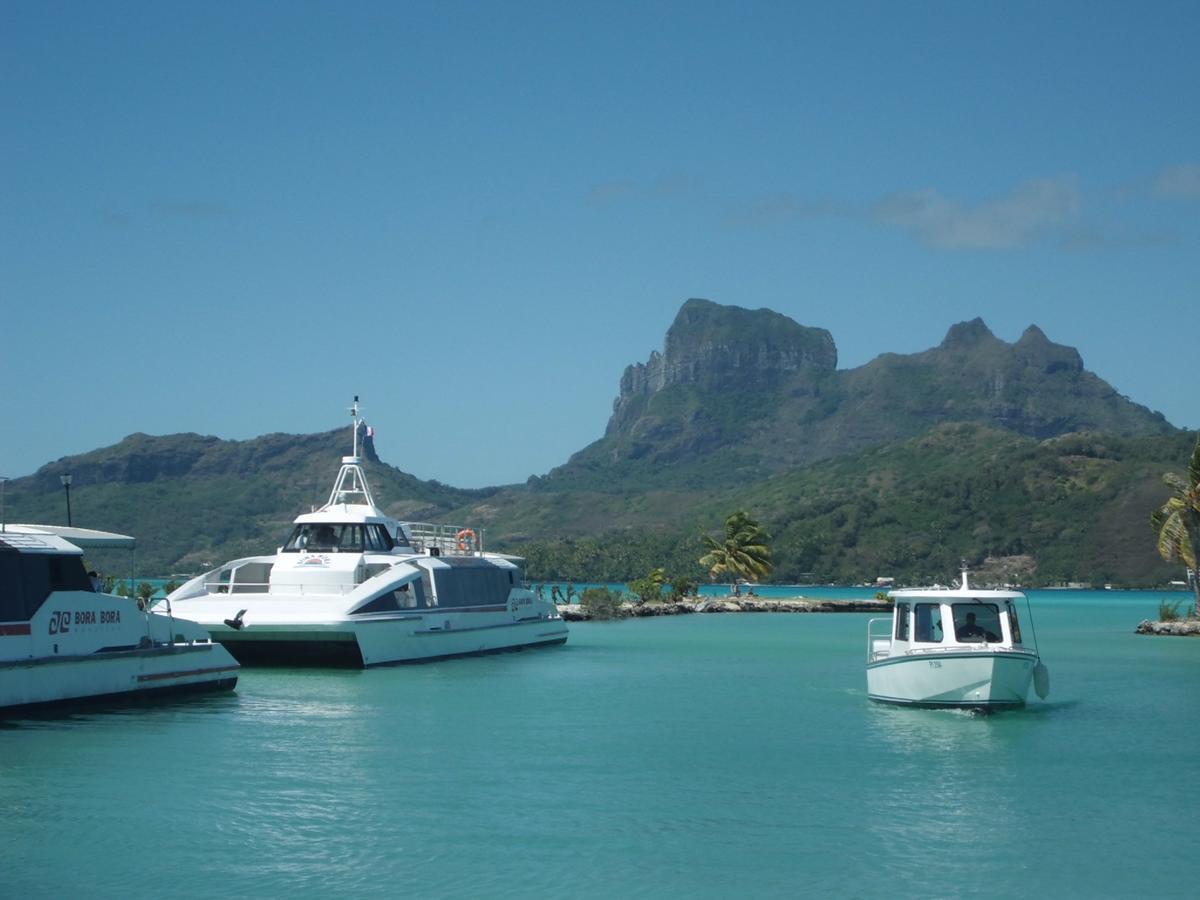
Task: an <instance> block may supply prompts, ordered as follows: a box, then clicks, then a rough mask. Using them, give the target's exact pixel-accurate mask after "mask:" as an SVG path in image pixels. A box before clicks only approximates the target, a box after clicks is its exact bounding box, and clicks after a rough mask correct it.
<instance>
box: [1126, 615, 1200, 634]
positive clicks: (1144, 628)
mask: <svg viewBox="0 0 1200 900" xmlns="http://www.w3.org/2000/svg"><path fill="white" fill-rule="evenodd" d="M1135 630H1136V631H1137V633H1138V634H1166V635H1177V636H1182V637H1200V619H1180V620H1178V621H1176V622H1152V621H1151V620H1150V619H1144V620H1142V622H1141V624H1139V625H1138V627H1137V628H1136V629H1135Z"/></svg>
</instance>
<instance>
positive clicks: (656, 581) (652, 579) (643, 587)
mask: <svg viewBox="0 0 1200 900" xmlns="http://www.w3.org/2000/svg"><path fill="white" fill-rule="evenodd" d="M666 583H667V576H666V573H665V571H664V570H663V569H662V568H657V569H651V570H650V574H649V575H647V576H645V577H644V578H635V579H634V580H633V581H631V582H629V590H630V592H631V593H632V594H633V596H634V597H636V598H637V601H636V602H637V603H638V605H641V604H643V603H657V602H658V601H659V600H661V599H662V592H663V586H664V585H665V584H666Z"/></svg>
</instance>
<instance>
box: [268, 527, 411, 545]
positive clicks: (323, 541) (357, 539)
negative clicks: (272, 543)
mask: <svg viewBox="0 0 1200 900" xmlns="http://www.w3.org/2000/svg"><path fill="white" fill-rule="evenodd" d="M394 546H395V543H394V542H393V541H392V536H391V535H390V534H388V531H387V528H385V527H384V526H383V525H379V524H373V523H371V524H365V525H364V524H361V523H345V524H343V523H327V522H319V523H318V522H306V523H304V524H302V525H297V526H296V527H295V528H294V529H292V533H291V535H289V536H288V539H287V543H285V544H284V545H283V552H284V553H300V552H305V553H363V552H370V551H374V552H378V553H386V552H387V551H388V550H391V549H392V547H394Z"/></svg>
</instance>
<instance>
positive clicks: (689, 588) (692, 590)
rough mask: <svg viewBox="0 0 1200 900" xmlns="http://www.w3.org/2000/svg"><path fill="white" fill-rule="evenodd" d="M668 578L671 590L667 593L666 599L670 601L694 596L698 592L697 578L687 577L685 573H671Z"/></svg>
mask: <svg viewBox="0 0 1200 900" xmlns="http://www.w3.org/2000/svg"><path fill="white" fill-rule="evenodd" d="M668 580H669V581H670V583H671V590H670V592H669V593H668V594H667V599H668V600H669V601H670V602H672V603H679V602H680V601H682V600H687V599H688V598H689V597H696V596H697V595H698V594H699V593H700V581H699V579H696V578H689V577H687V576H686V575H672V576H670V577H669V578H668Z"/></svg>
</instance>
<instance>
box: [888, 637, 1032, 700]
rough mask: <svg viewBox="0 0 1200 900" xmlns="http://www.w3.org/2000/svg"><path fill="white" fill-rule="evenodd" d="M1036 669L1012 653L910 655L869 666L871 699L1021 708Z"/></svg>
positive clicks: (1028, 658)
mask: <svg viewBox="0 0 1200 900" xmlns="http://www.w3.org/2000/svg"><path fill="white" fill-rule="evenodd" d="M1036 664H1037V656H1036V655H1035V654H1032V653H1017V652H1011V651H1010V652H1005V651H974V652H972V651H967V652H953V651H950V652H944V653H914V654H906V655H904V656H900V657H894V658H889V659H884V660H881V661H879V662H874V663H871V664H869V665H868V666H867V694H868V696H869V697H870V698H871V699H872V700H876V701H878V702H880V703H892V704H898V705H902V706H921V707H947V708H967V709H989V710H990V709H1006V708H1014V707H1020V706H1024V705H1025V698H1026V697H1027V696H1028V695H1029V684H1030V681H1031V680H1032V678H1033V669H1034V666H1035V665H1036Z"/></svg>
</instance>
